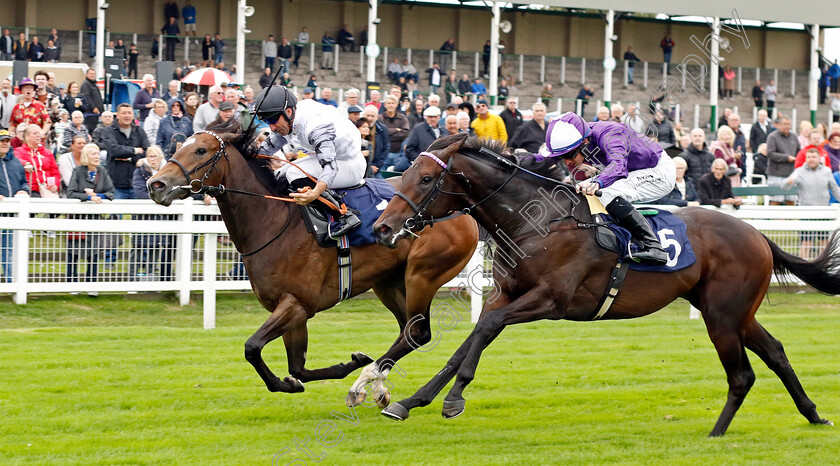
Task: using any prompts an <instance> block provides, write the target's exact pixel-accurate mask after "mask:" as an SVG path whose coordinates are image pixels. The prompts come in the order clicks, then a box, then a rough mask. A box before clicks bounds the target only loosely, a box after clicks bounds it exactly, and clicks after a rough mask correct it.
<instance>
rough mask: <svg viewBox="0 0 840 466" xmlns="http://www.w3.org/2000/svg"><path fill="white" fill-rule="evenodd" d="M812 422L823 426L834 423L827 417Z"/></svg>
mask: <svg viewBox="0 0 840 466" xmlns="http://www.w3.org/2000/svg"><path fill="white" fill-rule="evenodd" d="M814 424H822V425H824V426H833V425H834V423H833V422H831V421H829V420H828V419H820V420H819V421H817V422H815V423H814Z"/></svg>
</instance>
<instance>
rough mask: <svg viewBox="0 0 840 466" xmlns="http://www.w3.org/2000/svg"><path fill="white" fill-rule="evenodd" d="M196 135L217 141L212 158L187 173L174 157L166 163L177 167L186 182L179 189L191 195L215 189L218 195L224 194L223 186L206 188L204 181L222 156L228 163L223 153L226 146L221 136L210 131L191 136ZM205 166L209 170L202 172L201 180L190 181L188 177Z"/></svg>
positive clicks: (197, 132) (185, 168)
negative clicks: (210, 137) (217, 148)
mask: <svg viewBox="0 0 840 466" xmlns="http://www.w3.org/2000/svg"><path fill="white" fill-rule="evenodd" d="M196 134H209V135H210V136H213V137H214V138H215V139H216V141H219V150H217V151H216V153H215V154H213V156H212V157H210V158H209V159H207V161H205V162H204V163H202V164H201V165H198V166H197V167H195V168H193V169H192V170H190V171H187V167H185V166H184V164H182V163H181V162H179V161H178V160H177V159H175V158H174V157H173V158H171V159H169V161H168V162H172V163H174V164H175V165H177V166H178V168H180V169H181V173H183V174H184V178H185V179H186V180H187V184H186V185H185V186H180V187H181V188H185V189H189V190H190V192H191V193H193V194H200V193H209V192H210V190H212V189H213V188H215V189H216V190H218V194H222V193H224V192H225V187H224V186H223V185H219V186H207V185H205V184H204V180H206V179H207V176H208V175H210V172H211V171H212V170H213V168H214V167H215V166H216V163H217V162H218V161H219V159H221V158H222V156H224V158H225V160H226V161H227V162H228V163H230V159H228V155H227V152H226V151H225V149H226V148H227V145H226V143H225V141H224V139H222V137H221V136H219V135H218V134H216V133H214V132H212V131H207V130H202V131H196V132H195V133H193V136H195V135H196ZM168 162H167V163H168ZM207 165H210V168H208V169H207V171H205V172H204V175H202V176H201V179H198V178H192V179H191V178H190V175H192V174H193V173H195V172H197V171H199V170H201V169H202V168H204V167H206V166H207Z"/></svg>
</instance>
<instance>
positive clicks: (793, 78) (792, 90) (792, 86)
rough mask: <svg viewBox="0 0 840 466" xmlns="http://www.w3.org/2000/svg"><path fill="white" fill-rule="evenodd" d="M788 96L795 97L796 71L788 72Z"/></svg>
mask: <svg viewBox="0 0 840 466" xmlns="http://www.w3.org/2000/svg"><path fill="white" fill-rule="evenodd" d="M790 95H791V96H793V97H796V70H790Z"/></svg>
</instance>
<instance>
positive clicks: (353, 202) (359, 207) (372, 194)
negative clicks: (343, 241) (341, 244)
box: [336, 178, 394, 246]
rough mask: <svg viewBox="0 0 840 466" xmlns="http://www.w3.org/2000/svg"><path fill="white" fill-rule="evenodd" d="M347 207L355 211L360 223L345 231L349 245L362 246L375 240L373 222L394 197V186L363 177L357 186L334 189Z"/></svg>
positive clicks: (376, 179) (383, 181) (377, 179)
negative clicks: (363, 180) (362, 181)
mask: <svg viewBox="0 0 840 466" xmlns="http://www.w3.org/2000/svg"><path fill="white" fill-rule="evenodd" d="M336 192H338V194H339V195H340V196H344V198H343V201H344V203H345V204H347V207H348V208H349V209H352V210H354V211H355V212H356V215H358V216H359V219H360V220H361V221H362V224H361V225H360V226H359V227H358V228H355V229H353V230H352V231H350V232H349V233H347V239H348V240H349V241H350V246H364V245H365V244H371V243H375V242H376V235H375V234H374V232H373V224H374V223H375V222H376V219H378V218H379V216H380V215H382V211H383V210H385V206H387V205H388V201H390V200H391V198H392V197H394V187H393V186H391V185H390V184H389V183H388V182H387V181H385V180H381V179H379V178H365V183H364V184H363V185H361V186H360V187H358V188H353V189H336Z"/></svg>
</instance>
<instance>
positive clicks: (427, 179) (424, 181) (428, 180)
mask: <svg viewBox="0 0 840 466" xmlns="http://www.w3.org/2000/svg"><path fill="white" fill-rule="evenodd" d="M431 182H432V177H431V176H429V175H426V176H424V177H423V178H422V179H421V180H420V183H422V184H429V183H431Z"/></svg>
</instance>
